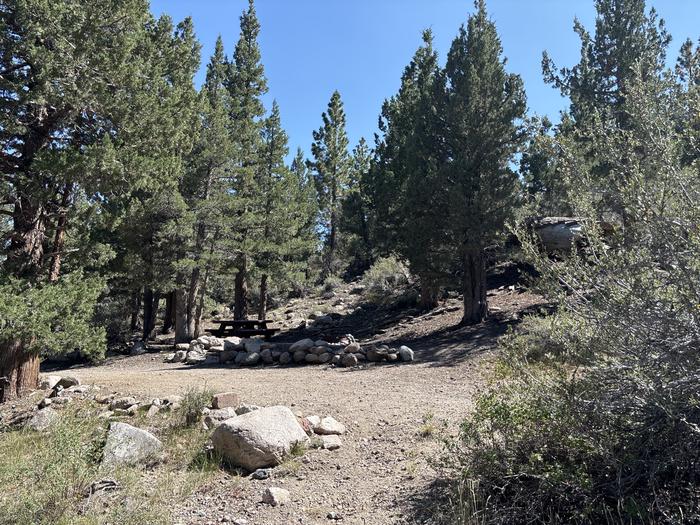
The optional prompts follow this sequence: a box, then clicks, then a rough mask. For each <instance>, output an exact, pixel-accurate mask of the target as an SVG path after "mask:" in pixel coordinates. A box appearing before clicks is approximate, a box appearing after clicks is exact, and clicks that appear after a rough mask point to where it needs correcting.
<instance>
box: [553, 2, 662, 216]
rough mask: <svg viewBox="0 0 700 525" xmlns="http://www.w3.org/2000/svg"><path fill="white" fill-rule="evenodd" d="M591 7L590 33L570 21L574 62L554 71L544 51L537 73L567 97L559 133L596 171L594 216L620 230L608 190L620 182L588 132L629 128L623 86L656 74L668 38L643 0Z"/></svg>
mask: <svg viewBox="0 0 700 525" xmlns="http://www.w3.org/2000/svg"><path fill="white" fill-rule="evenodd" d="M595 7H596V12H597V15H596V22H595V33H594V34H593V35H591V34H590V33H589V32H588V31H587V30H586V28H585V27H583V25H582V24H581V23H580V22H579V21H578V20H576V21H575V23H574V29H575V31H576V33H577V34H578V36H579V38H580V39H581V58H580V60H579V63H578V64H576V65H575V66H574V67H572V68H561V69H560V70H558V71H557V69H556V68H555V66H554V64H553V62H552V60H551V59H550V58H549V57H548V56H547V54H546V53H545V54H544V57H543V72H544V77H545V81H546V82H548V83H550V84H552V85H554V86H555V87H556V88H558V89H559V90H560V91H561V93H562V95H564V96H566V97H568V98H569V99H570V102H571V103H570V108H569V111H568V113H567V114H566V115H565V117H564V119H563V120H562V123H561V124H560V126H559V133H560V134H563V135H564V136H565V137H567V139H568V140H571V141H573V142H574V143H575V144H576V146H577V150H578V161H577V162H579V163H582V164H587V165H589V166H590V167H591V171H592V173H595V174H596V177H595V178H594V179H591V182H592V183H593V184H594V186H595V192H596V193H597V195H598V197H597V199H596V200H597V202H596V210H597V214H598V215H599V217H600V218H602V217H604V218H605V220H606V221H612V222H613V223H619V225H620V226H621V228H622V229H623V230H624V228H625V227H626V223H627V221H628V218H627V217H626V210H625V208H624V204H623V203H622V202H621V201H620V199H619V196H618V195H617V194H616V193H615V192H613V191H610V189H611V187H612V186H613V185H616V184H618V183H619V182H620V181H614V180H612V178H613V177H614V174H613V173H612V171H611V167H610V164H609V163H608V162H607V160H606V155H605V152H601V151H596V150H595V149H594V144H592V143H591V141H590V140H589V139H588V137H589V135H590V133H589V130H590V128H592V127H596V126H600V125H611V126H615V127H618V128H621V129H629V128H630V126H631V125H632V123H631V121H630V119H629V117H628V114H629V111H628V110H627V108H626V102H627V98H628V90H629V88H630V86H632V85H634V84H635V83H636V82H637V81H638V80H641V81H646V80H649V79H652V78H660V77H661V75H662V74H663V71H664V69H665V67H666V66H665V64H666V52H667V48H668V45H669V43H670V41H671V37H670V36H669V35H668V33H667V32H666V28H665V24H664V21H663V20H660V19H659V18H658V16H657V14H656V11H655V10H654V9H651V10H649V12H648V13H647V10H646V2H645V0H596V2H595ZM637 77H639V78H637ZM603 123H604V124H603ZM575 198H576V196H572V197H571V198H570V199H569V200H570V201H573V200H575ZM572 203H573V202H572Z"/></svg>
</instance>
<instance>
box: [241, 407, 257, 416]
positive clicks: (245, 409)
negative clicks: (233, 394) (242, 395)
mask: <svg viewBox="0 0 700 525" xmlns="http://www.w3.org/2000/svg"><path fill="white" fill-rule="evenodd" d="M256 410H260V407H259V406H258V405H241V406H239V407H238V408H237V409H236V415H237V416H242V415H243V414H250V413H251V412H254V411H256Z"/></svg>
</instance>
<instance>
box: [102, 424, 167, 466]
mask: <svg viewBox="0 0 700 525" xmlns="http://www.w3.org/2000/svg"><path fill="white" fill-rule="evenodd" d="M162 448H163V444H162V443H161V442H160V440H159V439H158V438H157V437H155V436H154V435H153V434H151V433H150V432H147V431H145V430H142V429H140V428H136V427H132V426H131V425H128V424H126V423H112V424H111V425H110V426H109V432H108V433H107V442H106V443H105V447H104V450H103V458H102V463H103V464H104V465H106V466H108V467H116V466H119V465H138V464H140V463H145V462H148V461H151V460H154V459H155V458H156V457H157V456H158V454H159V453H160V451H161V450H162Z"/></svg>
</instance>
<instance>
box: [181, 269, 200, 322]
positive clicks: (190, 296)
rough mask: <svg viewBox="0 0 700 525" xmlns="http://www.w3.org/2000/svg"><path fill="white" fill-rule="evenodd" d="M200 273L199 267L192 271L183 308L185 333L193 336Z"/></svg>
mask: <svg viewBox="0 0 700 525" xmlns="http://www.w3.org/2000/svg"><path fill="white" fill-rule="evenodd" d="M201 274H202V272H201V270H200V269H199V266H197V267H196V268H194V269H193V270H192V276H191V277H190V287H189V290H188V291H187V298H186V301H185V304H186V306H185V308H186V310H187V333H188V334H189V335H190V336H193V335H194V333H195V324H196V323H195V318H196V315H195V306H196V305H197V295H198V294H199V288H200V282H199V281H200V276H201Z"/></svg>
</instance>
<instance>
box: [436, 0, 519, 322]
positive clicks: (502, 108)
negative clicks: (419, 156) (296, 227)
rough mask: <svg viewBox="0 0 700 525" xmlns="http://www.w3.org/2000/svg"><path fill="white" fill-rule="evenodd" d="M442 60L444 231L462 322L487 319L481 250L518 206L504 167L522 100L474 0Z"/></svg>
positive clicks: (515, 142)
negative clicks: (458, 260)
mask: <svg viewBox="0 0 700 525" xmlns="http://www.w3.org/2000/svg"><path fill="white" fill-rule="evenodd" d="M475 6H476V9H477V11H476V13H475V14H473V15H472V16H470V17H469V21H468V23H467V27H464V26H463V27H462V28H461V30H460V32H459V34H458V36H457V38H455V40H454V41H453V43H452V47H451V48H450V52H449V55H448V59H447V65H446V74H447V79H448V97H449V100H448V105H447V114H446V118H445V119H446V127H447V147H448V148H449V152H450V159H451V161H450V164H449V166H448V167H447V168H446V169H445V170H444V179H443V180H444V181H445V188H446V190H447V191H448V192H449V198H450V205H449V208H448V209H447V211H448V215H449V228H450V230H451V232H452V237H453V239H454V241H456V243H457V245H455V246H454V248H455V249H457V250H458V251H459V254H460V256H461V257H462V260H463V272H464V273H463V293H464V318H463V322H464V323H477V322H480V321H481V320H483V319H484V318H485V317H486V316H487V315H488V305H487V302H486V268H485V258H484V249H485V248H486V247H487V246H488V245H489V244H490V243H492V242H493V241H494V240H495V239H496V238H497V236H498V235H499V234H500V233H502V232H503V229H504V225H505V222H506V220H507V219H508V218H509V217H511V215H512V213H513V211H514V207H515V205H516V204H517V196H518V178H517V175H516V174H515V173H514V172H513V170H512V169H511V167H510V164H511V162H512V161H513V159H514V155H515V153H516V152H517V151H518V148H519V147H520V145H521V142H522V138H523V134H522V132H521V126H520V125H519V124H518V121H519V120H520V119H522V118H523V117H524V116H525V110H526V102H525V93H524V90H523V83H522V80H521V79H520V77H519V76H517V75H514V74H508V73H506V70H505V60H504V59H503V58H502V53H503V49H502V47H501V42H500V39H499V37H498V33H497V31H496V26H495V25H494V23H493V22H492V21H491V20H490V19H489V18H488V15H487V13H486V6H485V2H484V0H477V1H476V2H475Z"/></svg>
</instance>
